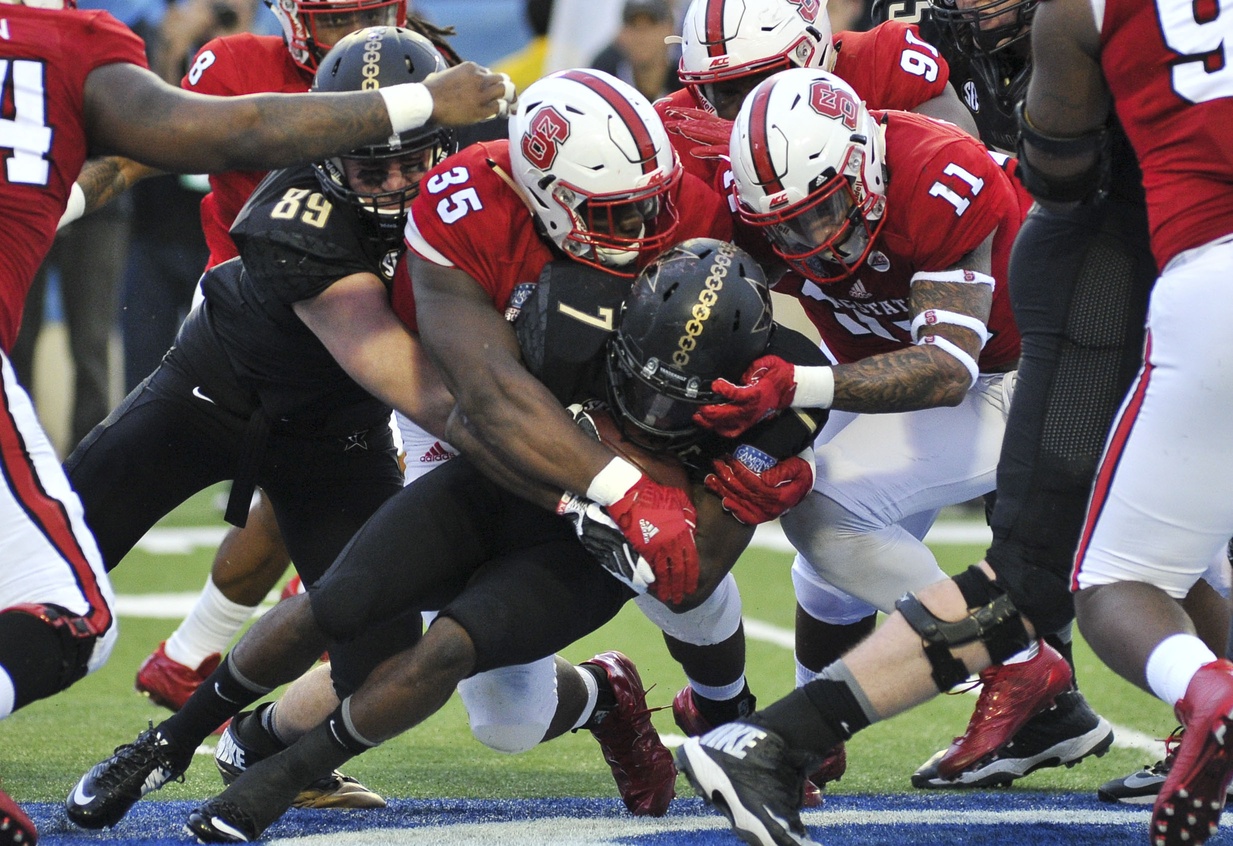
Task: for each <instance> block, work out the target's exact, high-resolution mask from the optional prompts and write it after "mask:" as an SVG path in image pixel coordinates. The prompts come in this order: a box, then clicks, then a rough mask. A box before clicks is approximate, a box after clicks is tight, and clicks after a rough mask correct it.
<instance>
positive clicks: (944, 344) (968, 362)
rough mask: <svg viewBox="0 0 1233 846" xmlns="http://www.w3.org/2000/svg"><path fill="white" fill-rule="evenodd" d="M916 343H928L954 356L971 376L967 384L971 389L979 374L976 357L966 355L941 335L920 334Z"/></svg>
mask: <svg viewBox="0 0 1233 846" xmlns="http://www.w3.org/2000/svg"><path fill="white" fill-rule="evenodd" d="M916 343H917V344H918V345H923V344H930V345H932V346H935V347H937V348H938V349H940V350H942V351H944V352H946V353H948V354H950V355H952V356H954V357H955V358H956V359H958V361H959V363H960V364H962V365H963V366H964V367H966V368H967V369H968V375H969V376H971V377H972V381H971V382H970V383H969V384H968V389H969V390H971V388H972V385H975V384H976V379H977V378H978V377H979V376H980V368H979V367H977V366H976V359H974V358H972V356H970V355H968V354H967V352H966V351H964V349H963V348H962V347H960V346H959V345H958V344H952V343H951V342H950V341H948V340H946V339H945V338H943V337H942V336H941V335H922V336H921V337H920V339H919V340H918V341H917V342H916Z"/></svg>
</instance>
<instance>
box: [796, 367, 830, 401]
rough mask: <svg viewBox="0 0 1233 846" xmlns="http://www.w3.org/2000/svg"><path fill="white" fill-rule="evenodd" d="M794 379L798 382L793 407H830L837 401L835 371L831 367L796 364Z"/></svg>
mask: <svg viewBox="0 0 1233 846" xmlns="http://www.w3.org/2000/svg"><path fill="white" fill-rule="evenodd" d="M792 380H793V381H794V382H796V394H795V396H793V397H792V407H793V408H830V407H831V404H832V403H833V402H834V401H835V371H834V370H832V369H831V368H829V367H802V366H801V365H794V366H793V368H792Z"/></svg>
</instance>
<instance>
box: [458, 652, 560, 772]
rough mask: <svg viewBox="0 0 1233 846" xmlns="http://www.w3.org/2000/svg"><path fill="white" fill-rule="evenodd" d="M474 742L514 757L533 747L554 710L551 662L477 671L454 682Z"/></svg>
mask: <svg viewBox="0 0 1233 846" xmlns="http://www.w3.org/2000/svg"><path fill="white" fill-rule="evenodd" d="M458 694H459V696H460V697H461V698H462V703H463V706H464V707H465V708H466V709H467V717H468V719H469V720H470V722H471V733H472V734H473V735H474V736H475V739H476V740H478V741H479V742H480V743H482V744H484V745H485V746H487V747H488V748H489V749H492V750H494V751H496V752H503V753H505V754H508V755H516V754H518V753H519V752H526V751H527V750H528V749H531V748H532V747H534V746H536V745H538V744H539V743H540V741H542V740H543V739H544V736H545V735H546V734H547V733H548V729H549V727H550V726H551V724H552V717H553V715H554V714H555V713H556V708H557V687H556V666H555V661H554V659H553V658H551V657H549V658H543V659H540V660H539V661H535V662H533V663H531V664H520V665H518V666H514V667H501V668H500V669H496V670H489V671H487V672H483V673H479V674H478V675H475V676H472V677H471V678H468V679H464V680H463V681H461V682H460V683H459V684H458Z"/></svg>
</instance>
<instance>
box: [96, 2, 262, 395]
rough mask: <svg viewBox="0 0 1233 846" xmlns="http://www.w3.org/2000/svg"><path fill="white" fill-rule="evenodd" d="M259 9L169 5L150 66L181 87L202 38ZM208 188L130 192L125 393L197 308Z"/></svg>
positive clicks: (230, 28)
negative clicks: (202, 213)
mask: <svg viewBox="0 0 1233 846" xmlns="http://www.w3.org/2000/svg"><path fill="white" fill-rule="evenodd" d="M259 9H261V12H260V14H262V15H266V14H268V13H267V12H266V11H264V6H259V5H258V3H257V2H256V0H182V2H180V3H176V4H174V5H171V6H168V8H167V14H166V16H165V17H164V19H163V22H162V27H161V29H160V32H159V37H158V39H157V41H156V44H157V47H156V48H154V49H151V61H150V67H151V69H153V70H154V71H155V72H156V73H158V74H159V76H161V77H163V79H165V80H167V81H168V82H170V83H171V84H172V85H177V86H178V85H179V84H180V79H181V77H183V76H184V74H185V73H186V72H187V70H188V61H189V59H190V58H192V56H193V55H194V54H195V53H196V52H197V49H198V48H199V47H200V46H201V45H202V44H204V43H205V42H206V41H208V40H210V39H211V38H214V37H216V36H220V35H228V34H231V33H235V32H246V31H249V30H250V29H251V28H253V26H254V24H255V21H254V18H255V16H256V14H257V13H258V10H259ZM269 17H271V18H273V15H272V14H270V15H269ZM208 190H209V184H208V183H207V181H206V180H205V178H204V177H193V176H176V175H174V174H167V175H163V176H155V177H152V178H150V179H145V180H142V181H141V182H139V183H137V184H136V185H135V186H133V188H132V189H131V190H130V191H129V194H130V195H131V197H132V202H133V209H134V210H133V225H132V237H131V241H130V249H129V254H128V266H127V268H126V269H125V271H124V278H123V284H122V286H121V291H120V303H121V310H120V330H121V333H122V335H123V338H124V390H125V392H126V393H127V392H128V391H130V390H132V389H133V388H134V387H136V386H137V384H138V383H139V382H141V380H142V379H144V378H145V377H146V376H149V375H150V373H152V372H153V371H154V369H155V368H156V367H158V365H159V362H161V361H162V358H163V354H164V353H166V352H167V349H168V348H169V347H170V346H171V344H172V342H173V341H174V340H175V335H176V331H177V330H178V329H179V327H180V323H181V321H182V320H183V319H184V317H185V316H186V315H187V314H188V312H189V309H190V307H191V306H192V301H193V291H194V290H196V287H197V281H198V279H199V278H200V277H201V269H202V268H203V267H205V265H206V261H207V260H208V259H209V250H208V249H207V247H206V242H205V236H204V235H203V234H202V231H201V216H200V206H201V198H202V197H203V196H204V195H205V192H207V191H208Z"/></svg>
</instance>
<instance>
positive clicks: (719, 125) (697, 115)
mask: <svg viewBox="0 0 1233 846" xmlns="http://www.w3.org/2000/svg"><path fill="white" fill-rule="evenodd" d="M663 118H664V129H666V130H668V134H669V135H679V136H681V137H682V138H684V139H686V140H687V141H691V142H693V144H694V145H695V146H694V147H693V149H691V150H690V151H689V154H690V155H691V156H693V157H694V158H697V159H717V158H720V157H723V156H727V155H728V142H729V139H731V137H732V123H733V122H732V121H730V120H724V119H723V118H721V117H720V116H719V115H717V114H713V113H712V112H708V111H706V110H705V109H687V108H683V107H679V106H676V107H673V108H671V109H667V110H666V111H665V112H664V115H663Z"/></svg>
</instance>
